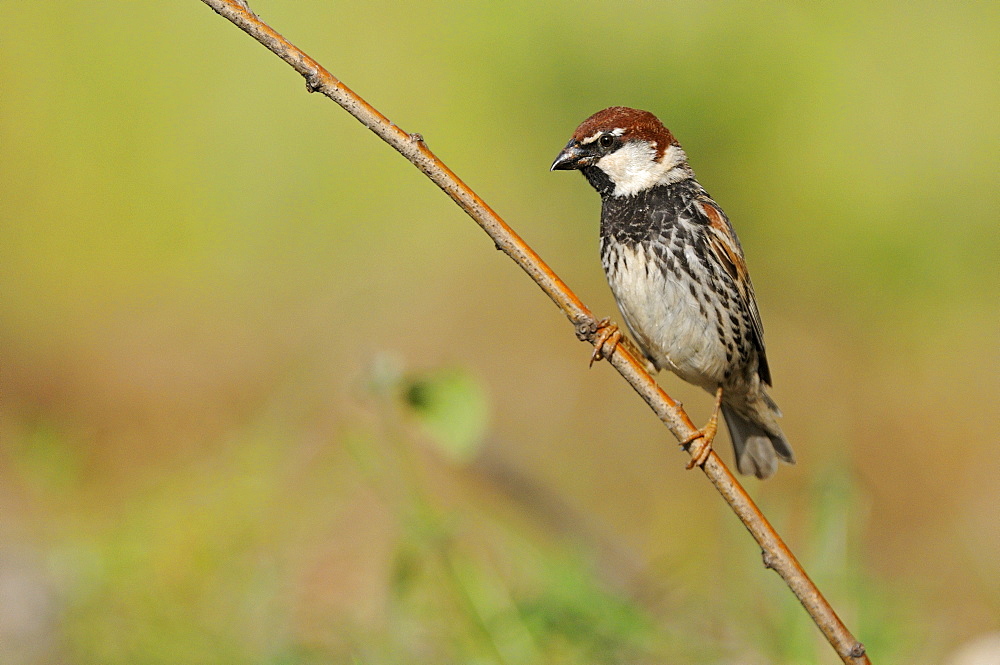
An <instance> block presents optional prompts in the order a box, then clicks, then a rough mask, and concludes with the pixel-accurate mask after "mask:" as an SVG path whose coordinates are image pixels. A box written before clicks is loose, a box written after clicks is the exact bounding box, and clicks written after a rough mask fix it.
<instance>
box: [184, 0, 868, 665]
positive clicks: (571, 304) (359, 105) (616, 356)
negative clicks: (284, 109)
mask: <svg viewBox="0 0 1000 665" xmlns="http://www.w3.org/2000/svg"><path fill="white" fill-rule="evenodd" d="M202 2H204V3H205V4H207V5H208V6H209V7H211V8H212V9H214V10H215V11H216V12H217V13H218V14H220V15H221V16H223V17H225V18H226V19H228V20H230V21H232V22H233V23H234V24H235V25H236V26H237V27H238V28H240V29H241V30H243V31H244V32H246V33H247V34H248V35H250V36H251V37H253V38H254V39H256V40H257V41H259V42H260V43H261V44H263V45H264V46H265V47H267V48H268V49H269V50H270V51H272V52H273V53H274V54H275V55H277V56H278V57H279V58H281V59H282V60H284V61H285V62H287V63H288V64H289V65H291V66H292V68H293V69H295V71H297V72H298V73H299V74H301V75H302V76H303V77H304V78H305V79H306V88H307V89H308V90H309V92H321V93H323V94H324V95H326V96H327V97H329V98H330V99H332V100H333V101H335V102H336V103H337V104H339V105H340V106H342V107H343V108H344V110H346V111H347V112H348V113H350V114H351V115H353V116H354V117H355V118H357V119H358V121H359V122H361V124H363V125H364V126H365V127H367V128H368V129H370V130H371V131H373V132H374V133H375V134H377V135H378V137H379V138H381V139H382V140H383V141H385V142H386V143H388V144H389V145H391V146H392V147H393V148H395V149H396V150H397V151H398V152H399V153H400V154H401V155H403V157H405V158H406V159H408V160H409V161H410V162H411V163H412V164H413V165H414V166H416V167H417V168H418V169H420V171H421V172H422V173H423V174H424V175H426V176H427V177H428V178H430V180H431V182H433V183H434V184H435V185H437V186H438V187H440V188H441V189H442V190H444V192H445V193H446V194H447V195H448V196H450V197H451V199H452V200H453V201H454V202H455V203H457V204H458V205H459V207H461V208H462V210H464V211H465V212H466V213H468V215H469V216H470V217H472V219H473V220H475V222H476V223H477V224H479V225H480V226H481V227H483V230H484V231H486V233H488V234H489V236H490V238H492V239H493V242H494V243H496V246H497V249H499V250H501V251H503V252H504V253H506V254H507V255H508V256H509V257H510V258H511V259H513V261H514V262H515V263H517V265H519V266H520V267H521V269H523V270H524V271H525V272H526V273H528V275H529V276H530V277H531V278H532V279H533V280H534V281H535V283H536V284H538V286H539V287H541V289H542V290H543V291H544V292H545V293H546V295H548V296H549V298H551V299H552V301H553V302H554V303H555V304H556V305H557V306H558V307H559V309H561V310H562V311H563V313H564V314H565V315H566V317H567V318H568V319H569V320H570V323H572V324H573V327H574V328H575V329H576V335H577V337H578V338H580V339H581V340H585V341H587V342H590V343H591V344H594V343H595V341H598V342H599V340H598V330H599V328H600V325H599V323H600V322H599V321H598V319H597V318H595V317H594V315H593V314H592V313H591V312H590V310H589V309H587V307H586V306H585V305H584V304H583V303H582V302H581V301H580V299H579V298H577V297H576V294H574V293H573V292H572V291H571V290H570V289H569V287H568V286H566V284H565V283H564V282H563V281H562V280H561V279H559V277H558V276H557V275H556V274H555V273H554V272H553V271H552V269H551V268H549V267H548V265H546V264H545V262H544V261H542V259H541V257H539V256H538V254H536V253H535V251H534V250H533V249H531V247H529V246H528V244H527V243H525V242H524V240H522V239H521V237H520V236H518V235H517V233H515V232H514V230H513V229H511V228H510V227H509V226H508V225H507V224H506V223H505V222H504V221H503V220H502V219H501V218H500V216H499V215H497V214H496V213H495V212H493V210H492V209H491V208H490V207H489V206H488V205H486V202H485V201H483V200H482V199H481V198H479V196H478V195H477V194H476V193H475V192H473V191H472V189H470V188H469V187H468V185H466V184H465V183H464V182H462V180H461V179H460V178H459V177H458V176H457V175H455V174H454V173H453V172H452V170H451V169H449V168H448V167H447V166H445V164H444V162H442V161H441V160H440V159H438V158H437V157H436V156H435V155H434V153H432V152H431V151H430V149H429V148H428V147H427V145H426V144H425V143H424V140H423V137H421V136H420V135H419V134H408V133H406V132H404V131H403V130H402V129H400V128H399V127H397V126H396V125H395V124H393V123H392V122H390V121H389V119H388V118H386V117H385V116H384V115H382V114H381V113H379V111H378V110H376V109H375V107H373V106H372V105H371V104H369V103H368V102H366V101H365V100H364V99H362V98H361V97H360V96H358V95H357V94H356V93H355V92H354V91H352V90H351V89H350V88H348V87H347V86H346V85H344V84H343V83H341V82H340V80H339V79H337V78H336V77H335V76H333V75H332V74H331V73H330V72H328V71H327V70H326V69H324V68H323V67H322V66H320V64H319V63H318V62H316V61H315V60H313V59H312V58H310V57H309V56H308V55H306V54H305V53H304V52H302V51H301V50H300V49H298V48H297V47H295V46H294V45H292V44H291V43H290V42H288V41H287V40H286V39H285V38H284V37H282V36H281V35H280V34H278V33H277V32H275V31H274V30H273V29H272V28H271V27H270V26H268V25H267V24H265V23H264V22H262V21H261V20H260V19H259V18H257V16H256V15H255V14H254V13H253V12H252V11H250V8H249V6H248V5H247V3H246V0H202ZM639 357H640V355H639V354H637V353H636V351H635V348H634V346H632V345H631V344H629V343H623V344H620V345H618V347H617V348H616V349H615V351H614V353H612V354H611V356H610V358H608V362H610V363H611V365H612V366H613V367H614V368H615V369H616V370H618V372H619V373H620V374H621V375H622V376H623V377H624V378H625V380H626V381H628V382H629V385H631V386H632V388H634V389H635V391H636V392H637V393H639V395H640V396H641V397H642V398H643V399H644V400H645V401H646V403H647V404H648V405H649V407H650V408H651V409H652V410H653V412H654V413H656V415H657V416H659V418H660V420H662V421H663V423H664V424H665V425H666V426H667V428H668V429H669V430H670V432H671V433H672V434H673V435H674V436H675V437H676V438H677V440H678V441H687V440H692V439H693V437H696V435H697V434H698V430H697V429H696V428H695V426H694V424H693V423H692V422H691V419H690V418H688V415H687V414H686V413H685V412H684V410H683V409H682V408H681V406H680V405H679V404H678V403H677V402H675V401H674V400H673V399H671V398H670V396H668V395H667V394H666V393H665V392H664V391H663V389H661V388H660V387H659V386H658V385H657V384H656V381H655V380H654V379H653V377H652V376H650V374H649V372H647V371H646V367H645V363H644V362H642V361H641V360H639ZM696 449H697V448H696V447H692V446H689V447H688V452H695V451H696ZM701 468H702V470H703V471H704V472H705V475H706V476H708V479H709V480H710V481H711V482H712V484H713V485H714V486H715V488H716V489H717V490H718V491H719V493H720V494H721V495H722V497H723V498H724V499H725V500H726V502H727V503H728V504H729V506H730V508H732V509H733V512H735V513H736V515H737V517H739V518H740V521H742V522H743V525H744V526H745V527H746V528H747V530H748V531H749V532H750V534H751V535H752V536H753V537H754V540H756V541H757V543H758V544H759V545H760V547H761V550H762V554H763V558H764V566H765V567H767V568H771V569H772V570H774V571H775V572H776V573H778V575H780V576H781V578H782V579H783V580H785V583H786V584H788V587H789V588H790V589H791V590H792V593H794V594H795V597H796V598H798V599H799V602H801V603H802V606H803V607H804V608H805V609H806V611H807V612H808V613H809V616H810V617H812V620H813V621H814V622H815V623H816V626H817V627H819V629H820V631H822V632H823V635H824V636H825V637H826V639H827V641H829V642H830V645H831V646H832V647H833V648H834V650H835V651H836V652H837V655H839V656H840V658H841V660H842V661H843V662H845V663H848V664H849V665H870V661H869V660H868V656H867V655H865V648H864V645H862V644H861V643H860V642H858V641H857V640H856V639H855V638H854V636H853V635H852V634H851V633H850V631H849V630H847V627H846V626H844V624H843V622H842V621H841V620H840V618H839V617H838V616H837V614H836V612H834V610H833V608H832V607H831V606H830V604H829V603H828V602H827V601H826V599H825V598H824V597H823V594H822V593H820V590H819V589H818V588H817V587H816V585H815V584H813V582H812V580H810V579H809V576H808V575H806V572H805V570H803V569H802V566H801V565H800V564H799V562H798V560H797V559H796V558H795V555H793V554H792V552H791V550H789V549H788V546H787V545H785V543H784V541H783V540H782V539H781V536H779V535H778V532H777V531H775V530H774V527H772V526H771V524H770V522H768V521H767V519H766V518H765V517H764V515H763V514H762V513H761V512H760V509H759V508H757V505H756V504H755V503H754V502H753V500H752V499H751V498H750V495H748V494H747V492H746V490H745V489H743V486H742V485H740V483H739V482H738V481H737V480H736V478H735V477H734V476H733V474H732V473H731V472H730V471H729V469H728V468H726V466H725V465H724V464H723V463H722V460H721V459H719V456H718V455H716V454H715V452H714V451H712V452H710V453H709V456H708V459H707V460H706V461H705V463H704V464H703V465H702V466H701Z"/></svg>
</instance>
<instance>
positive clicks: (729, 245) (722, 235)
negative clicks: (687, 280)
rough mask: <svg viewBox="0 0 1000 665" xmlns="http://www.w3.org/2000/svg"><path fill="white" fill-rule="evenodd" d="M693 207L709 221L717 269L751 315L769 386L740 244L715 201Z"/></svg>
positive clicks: (760, 327)
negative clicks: (726, 275) (733, 287)
mask: <svg viewBox="0 0 1000 665" xmlns="http://www.w3.org/2000/svg"><path fill="white" fill-rule="evenodd" d="M696 207H697V209H698V211H699V212H700V213H701V214H703V215H704V216H705V219H706V220H707V221H708V229H709V233H708V235H707V239H708V246H709V248H710V249H711V250H712V252H713V253H714V254H715V256H716V257H717V258H718V259H719V265H720V266H722V268H723V269H724V270H725V271H726V273H727V274H728V275H729V276H730V277H731V278H732V280H733V283H734V284H735V285H736V290H737V292H738V293H739V295H740V299H741V300H742V304H743V307H744V309H745V310H746V311H747V312H749V313H750V325H751V327H752V333H753V342H754V346H755V347H756V348H757V355H758V356H759V359H758V368H757V372H758V374H759V375H760V378H761V380H763V381H764V383H766V384H767V385H771V370H770V369H769V368H768V366H767V355H766V354H765V352H764V326H763V325H762V324H761V322H760V312H758V311H757V297H756V296H755V295H754V292H753V284H752V283H751V282H750V273H749V272H747V265H746V261H745V260H744V258H743V248H742V247H740V240H739V238H737V237H736V232H735V231H733V226H732V224H730V223H729V218H728V217H726V213H724V212H722V209H721V208H719V206H718V204H717V203H716V202H715V201H713V200H712V199H710V198H708V197H701V198H699V199H698V201H697V204H696Z"/></svg>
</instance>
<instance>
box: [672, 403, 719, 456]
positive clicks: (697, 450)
mask: <svg viewBox="0 0 1000 665" xmlns="http://www.w3.org/2000/svg"><path fill="white" fill-rule="evenodd" d="M721 407H722V386H719V389H718V390H716V391H715V411H713V412H712V417H711V418H709V419H708V422H707V423H706V424H705V426H704V427H702V428H701V429H700V430H699V431H697V432H695V433H694V434H692V435H691V436H689V437H688V438H686V439H684V440H683V441H681V445H682V446H685V447H687V446H690V445H692V444H694V443H695V442H696V441H701V443H699V444H698V445H697V446H696V447H694V448H693V449H692V450H691V461H690V462H688V465H687V468H688V469H693V468H695V467H696V466H701V465H703V464H704V463H705V461H706V460H708V454H709V453H711V452H712V440H713V439H715V434H716V432H718V431H719V409H720V408H721Z"/></svg>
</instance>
